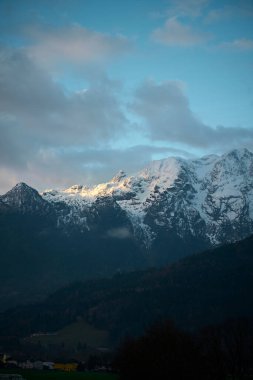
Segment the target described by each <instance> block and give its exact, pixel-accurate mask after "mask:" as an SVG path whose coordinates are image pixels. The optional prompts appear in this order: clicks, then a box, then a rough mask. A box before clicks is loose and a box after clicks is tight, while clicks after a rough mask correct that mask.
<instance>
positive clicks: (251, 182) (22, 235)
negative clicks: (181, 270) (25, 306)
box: [0, 149, 253, 310]
mask: <svg viewBox="0 0 253 380" xmlns="http://www.w3.org/2000/svg"><path fill="white" fill-rule="evenodd" d="M251 233H253V153H251V152H250V151H248V150H247V149H240V150H233V151H231V152H228V153H226V154H224V155H222V156H216V155H211V156H206V157H203V158H200V159H196V160H185V159H182V158H167V159H163V160H159V161H153V162H151V163H150V164H149V165H148V166H147V167H146V168H144V169H143V170H141V171H140V172H138V173H137V174H135V175H132V176H127V175H126V174H125V173H124V172H123V171H120V172H119V173H118V174H117V175H116V176H115V177H114V178H113V179H112V180H110V181H109V182H107V183H103V184H99V185H97V186H93V187H87V186H82V185H75V186H72V187H70V188H68V189H66V190H62V191H57V190H46V191H44V192H42V193H41V194H39V193H38V192H37V191H36V190H34V189H32V188H31V187H29V186H27V185H26V184H24V183H20V184H17V185H16V186H15V187H14V188H13V189H12V190H10V191H9V192H7V193H6V194H5V195H2V196H0V276H1V280H2V286H1V289H0V299H1V306H0V307H1V308H2V310H3V309H4V308H6V307H9V306H11V305H15V304H16V303H17V302H21V301H29V300H30V299H40V298H41V297H43V296H44V295H45V294H46V293H49V292H52V291H53V290H55V289H56V288H57V287H59V286H62V285H64V284H66V283H69V282H71V281H74V280H83V279H85V278H91V277H103V276H111V275H112V274H114V273H116V272H120V271H126V270H127V271H129V270H130V271H132V270H136V269H143V268H146V267H150V266H161V265H166V264H168V263H170V262H173V261H177V260H178V259H180V258H182V257H184V256H187V255H190V254H192V253H196V252H201V251H203V250H204V249H208V248H212V247H214V246H219V245H222V244H225V243H228V242H233V241H237V240H240V239H243V238H244V237H246V236H249V235H250V234H251Z"/></svg>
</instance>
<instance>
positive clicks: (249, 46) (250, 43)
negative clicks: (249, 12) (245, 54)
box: [220, 38, 253, 51]
mask: <svg viewBox="0 0 253 380" xmlns="http://www.w3.org/2000/svg"><path fill="white" fill-rule="evenodd" d="M220 48H225V49H232V50H239V51H249V50H253V39H247V38H240V39H236V40H234V41H231V42H224V43H223V44H221V45H220Z"/></svg>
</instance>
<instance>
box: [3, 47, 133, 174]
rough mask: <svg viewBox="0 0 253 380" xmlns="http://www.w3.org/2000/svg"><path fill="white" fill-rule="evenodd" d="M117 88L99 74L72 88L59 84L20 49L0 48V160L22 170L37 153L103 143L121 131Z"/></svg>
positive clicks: (122, 122)
mask: <svg viewBox="0 0 253 380" xmlns="http://www.w3.org/2000/svg"><path fill="white" fill-rule="evenodd" d="M118 91H120V88H119V87H118V86H117V84H115V82H113V81H110V80H109V79H108V78H106V77H105V78H103V77H101V78H100V79H99V80H98V81H94V82H92V83H91V84H90V85H89V86H88V88H86V89H85V90H83V91H80V92H78V93H71V94H67V95H66V94H65V91H64V89H63V88H62V87H61V86H60V85H59V84H57V83H55V82H54V81H53V80H52V78H51V77H50V76H49V75H48V74H47V73H46V71H44V70H43V69H42V68H40V67H38V65H36V64H35V63H34V62H33V61H32V60H31V59H30V58H29V57H28V56H27V54H26V52H25V51H24V50H22V49H21V50H13V49H3V48H2V49H1V50H0V160H1V164H2V165H7V166H9V167H12V168H19V169H20V168H21V167H22V168H23V169H25V168H26V169H27V168H28V165H29V163H30V162H31V161H32V160H33V159H34V157H36V156H38V154H39V152H42V151H46V150H49V151H50V149H51V148H52V149H53V150H55V149H60V148H62V147H75V146H76V145H78V146H80V145H81V146H83V147H90V145H92V146H93V147H99V146H100V145H104V146H106V145H107V144H109V143H110V142H111V141H113V140H114V139H117V136H119V135H122V133H124V131H125V128H126V125H127V119H126V117H125V114H124V113H123V112H122V110H121V104H120V101H119V94H118Z"/></svg>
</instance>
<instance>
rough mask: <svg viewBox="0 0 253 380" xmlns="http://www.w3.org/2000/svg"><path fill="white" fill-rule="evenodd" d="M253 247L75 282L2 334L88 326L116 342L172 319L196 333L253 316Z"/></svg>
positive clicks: (24, 312) (12, 314)
mask: <svg viewBox="0 0 253 380" xmlns="http://www.w3.org/2000/svg"><path fill="white" fill-rule="evenodd" d="M252 247H253V236H251V237H249V238H247V239H245V240H243V241H240V242H237V243H233V244H229V245H225V246H222V247H219V248H216V249H213V250H209V251H207V252H204V253H201V254H196V255H192V256H189V257H187V258H184V259H181V260H180V261H179V262H177V263H174V264H171V265H169V266H167V267H164V268H162V269H149V270H145V271H137V272H132V273H125V274H117V275H115V276H114V277H112V278H111V279H97V280H89V281H86V282H78V283H74V284H72V285H69V286H67V287H64V288H62V289H60V290H58V291H57V292H55V293H53V294H52V295H51V296H49V297H48V298H47V299H46V300H45V301H44V302H42V303H40V304H35V305H26V306H22V307H16V308H15V309H12V310H8V311H6V312H5V313H2V314H0V337H2V339H3V340H6V337H10V336H12V337H15V336H16V337H26V336H30V335H31V334H36V333H38V332H40V333H41V334H42V333H43V332H44V333H45V332H55V331H58V330H61V329H62V328H66V326H73V324H75V323H76V322H77V321H79V322H78V323H80V321H83V323H88V324H89V325H91V326H93V327H92V328H96V329H98V330H101V331H102V330H103V331H107V332H108V333H109V336H110V339H111V343H112V344H113V345H114V344H116V343H117V342H118V341H119V340H120V339H122V337H123V336H125V335H128V334H129V335H139V334H141V333H142V332H143V330H144V329H145V327H147V326H148V325H149V324H151V323H153V322H154V321H157V320H163V319H167V318H169V319H172V320H174V321H175V323H176V324H177V326H179V327H181V328H184V329H188V330H195V329H198V328H200V327H202V326H205V325H208V324H214V323H221V322H223V321H224V320H225V319H227V318H241V317H248V318H252V317H253V299H252V291H253V250H252ZM55 336H56V337H57V334H56V335H55ZM40 339H43V337H42V338H40ZM47 340H48V338H47ZM0 343H1V342H0ZM49 343H50V344H53V343H54V335H52V337H51V338H50V341H49Z"/></svg>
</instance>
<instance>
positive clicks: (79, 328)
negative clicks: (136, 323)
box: [26, 320, 108, 349]
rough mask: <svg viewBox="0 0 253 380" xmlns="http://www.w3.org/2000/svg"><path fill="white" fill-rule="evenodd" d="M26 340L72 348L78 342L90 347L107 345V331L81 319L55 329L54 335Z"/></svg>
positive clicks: (44, 344)
mask: <svg viewBox="0 0 253 380" xmlns="http://www.w3.org/2000/svg"><path fill="white" fill-rule="evenodd" d="M26 340H27V341H29V342H30V343H38V342H40V343H41V344H42V345H43V346H47V345H49V344H61V343H64V344H65V347H66V348H69V349H74V348H75V347H76V345H77V344H78V343H79V342H80V343H85V344H87V345H88V346H90V347H107V346H108V333H107V331H104V330H98V329H95V328H94V327H93V326H91V325H89V324H88V323H86V322H85V321H82V320H81V321H78V322H76V323H72V324H71V325H68V326H66V327H65V328H63V329H62V330H59V331H57V333H56V334H55V335H40V336H32V337H30V338H27V339H26Z"/></svg>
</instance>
